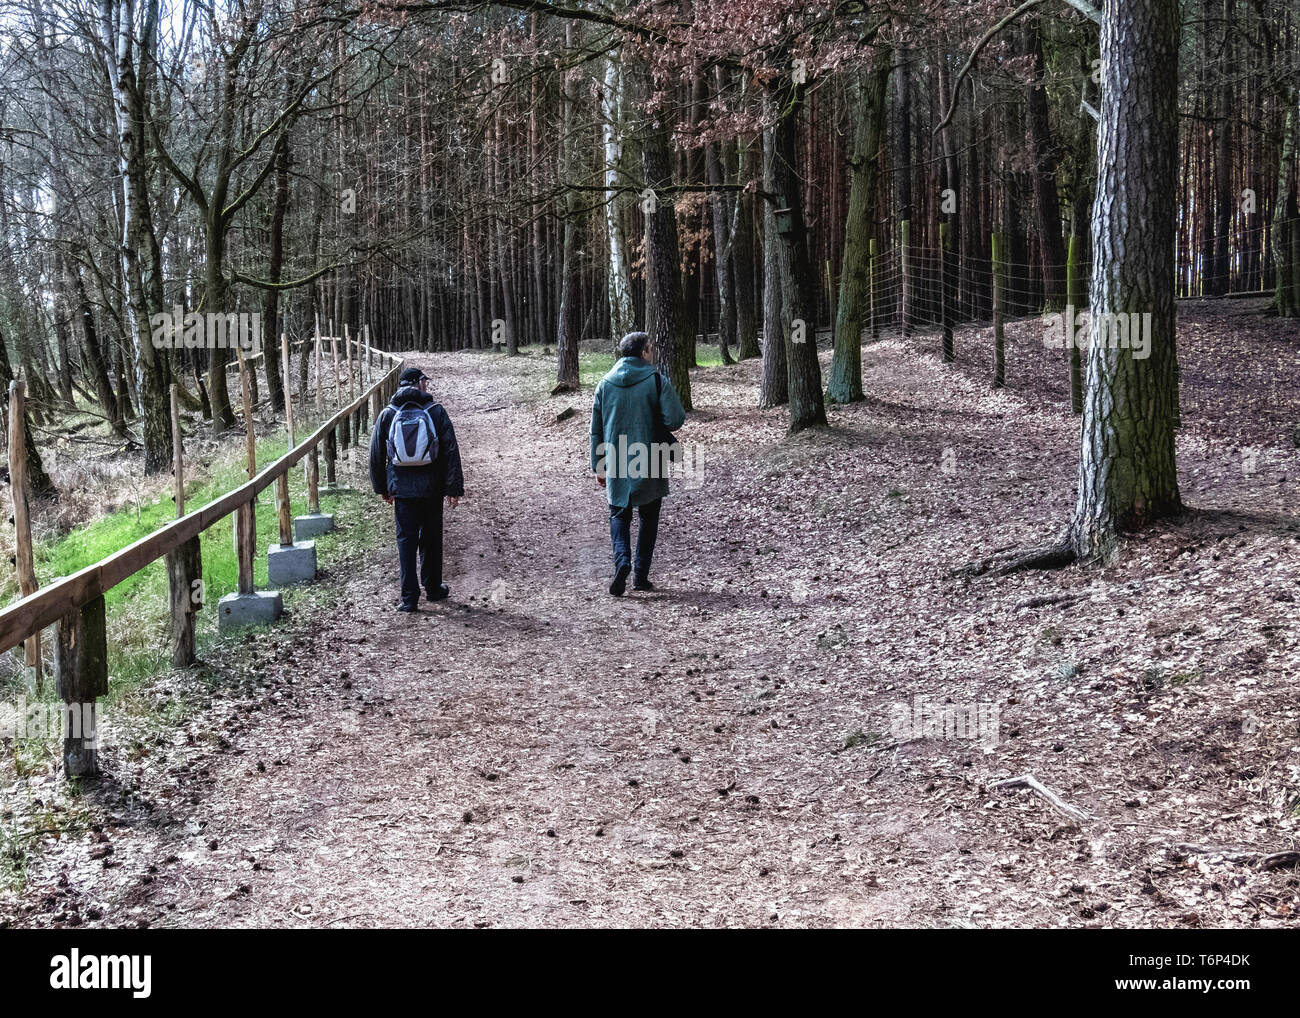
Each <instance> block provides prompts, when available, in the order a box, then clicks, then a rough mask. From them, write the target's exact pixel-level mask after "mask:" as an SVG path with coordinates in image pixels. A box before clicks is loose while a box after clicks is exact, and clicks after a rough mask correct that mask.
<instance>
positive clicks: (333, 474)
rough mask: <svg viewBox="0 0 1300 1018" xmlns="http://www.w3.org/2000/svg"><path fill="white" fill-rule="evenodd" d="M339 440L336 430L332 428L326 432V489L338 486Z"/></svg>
mask: <svg viewBox="0 0 1300 1018" xmlns="http://www.w3.org/2000/svg"><path fill="white" fill-rule="evenodd" d="M337 459H338V439H337V437H336V433H335V429H333V428H330V429H329V431H327V432H325V487H327V488H334V487H337V486H338V467H337V464H336V462H335V461H336V460H337Z"/></svg>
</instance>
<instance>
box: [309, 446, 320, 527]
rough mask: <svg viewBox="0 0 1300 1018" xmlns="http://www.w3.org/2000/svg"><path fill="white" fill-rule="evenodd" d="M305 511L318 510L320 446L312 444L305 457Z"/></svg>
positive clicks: (315, 512) (314, 512) (317, 511)
mask: <svg viewBox="0 0 1300 1018" xmlns="http://www.w3.org/2000/svg"><path fill="white" fill-rule="evenodd" d="M307 512H309V513H311V514H313V515H315V514H318V513H319V512H320V448H319V447H318V446H314V445H313V446H312V447H311V453H310V455H308V457H307Z"/></svg>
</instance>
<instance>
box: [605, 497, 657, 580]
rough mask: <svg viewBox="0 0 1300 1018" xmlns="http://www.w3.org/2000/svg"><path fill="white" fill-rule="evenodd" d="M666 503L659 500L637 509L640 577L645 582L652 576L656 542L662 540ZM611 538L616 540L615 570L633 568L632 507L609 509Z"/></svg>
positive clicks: (638, 575)
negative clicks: (661, 516) (661, 512)
mask: <svg viewBox="0 0 1300 1018" xmlns="http://www.w3.org/2000/svg"><path fill="white" fill-rule="evenodd" d="M663 503H664V500H663V499H662V498H657V499H655V500H654V501H653V502H647V503H646V504H645V505H639V506H637V507H636V512H637V515H638V516H640V517H641V526H640V528H639V529H638V531H637V535H636V575H637V578H638V579H641V580H644V579H646V578H647V577H648V576H649V575H650V559H651V558H653V557H654V553H655V539H656V538H658V536H659V510H660V508H662V506H663ZM609 536H610V537H611V538H613V540H614V568H615V569H621V568H622V567H623V566H626V565H631V564H632V552H631V548H630V545H631V543H632V506H630V505H624V506H617V505H612V506H610V507H609Z"/></svg>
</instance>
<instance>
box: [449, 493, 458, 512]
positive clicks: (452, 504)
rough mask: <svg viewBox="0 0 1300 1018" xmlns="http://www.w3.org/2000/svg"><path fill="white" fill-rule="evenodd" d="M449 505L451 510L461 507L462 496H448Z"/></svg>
mask: <svg viewBox="0 0 1300 1018" xmlns="http://www.w3.org/2000/svg"><path fill="white" fill-rule="evenodd" d="M447 505H448V507H449V508H451V509H455V508H456V506H458V505H460V496H459V495H448V496H447Z"/></svg>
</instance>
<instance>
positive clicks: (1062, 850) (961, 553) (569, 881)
mask: <svg viewBox="0 0 1300 1018" xmlns="http://www.w3.org/2000/svg"><path fill="white" fill-rule="evenodd" d="M1259 311H1260V305H1259V303H1258V302H1253V301H1224V302H1220V303H1217V304H1206V305H1198V304H1184V305H1183V306H1182V309H1181V314H1182V321H1181V323H1180V357H1181V362H1182V386H1183V409H1184V423H1183V428H1182V430H1181V432H1180V437H1179V461H1180V476H1181V484H1182V492H1183V496H1184V499H1185V501H1186V502H1187V504H1188V505H1189V506H1191V507H1192V508H1193V511H1192V512H1191V513H1190V514H1189V515H1188V517H1187V519H1186V520H1184V521H1182V522H1181V523H1179V524H1177V525H1170V526H1167V527H1162V528H1160V529H1158V530H1156V531H1154V532H1152V533H1150V534H1147V535H1144V536H1142V537H1141V538H1138V539H1135V540H1133V541H1130V542H1129V543H1128V544H1127V545H1126V547H1125V550H1124V553H1123V556H1122V557H1121V558H1120V559H1119V561H1118V562H1117V563H1116V564H1114V565H1112V566H1109V567H1106V568H1099V569H1080V568H1071V569H1067V570H1062V571H1059V572H1047V573H1043V572H1035V573H1024V574H1018V575H1013V576H1009V577H1005V578H996V577H979V578H974V579H970V578H964V577H961V576H959V575H954V574H953V572H952V570H954V569H955V568H956V567H959V566H961V565H962V564H964V563H966V562H968V561H969V560H971V559H975V558H979V557H981V556H982V555H986V554H988V553H990V552H992V551H994V550H995V549H997V548H1003V547H1006V546H1009V545H1017V544H1025V545H1032V544H1037V543H1042V542H1044V541H1045V540H1047V539H1049V538H1051V537H1054V536H1055V535H1056V534H1057V533H1058V532H1059V531H1060V529H1061V528H1062V526H1063V524H1064V522H1065V521H1066V519H1067V518H1068V514H1069V511H1070V508H1071V506H1072V501H1073V490H1074V481H1075V476H1074V475H1075V469H1076V462H1077V447H1078V439H1077V431H1078V424H1077V421H1076V420H1075V419H1073V418H1071V417H1070V416H1069V414H1068V392H1067V385H1066V377H1065V368H1064V365H1063V363H1062V361H1061V359H1060V354H1059V352H1049V351H1045V350H1044V349H1043V347H1042V345H1041V326H1040V325H1038V324H1037V323H1035V322H1028V323H1022V324H1018V325H1016V326H1014V327H1012V328H1011V329H1010V330H1009V337H1008V378H1009V385H1008V388H1007V389H1005V390H1003V391H1001V392H997V393H994V392H990V390H989V388H988V383H987V378H988V376H989V368H990V358H989V345H990V339H989V330H968V331H965V332H962V333H961V334H960V335H959V337H958V355H959V357H960V358H961V361H960V362H959V363H958V364H957V365H955V366H944V365H943V364H941V363H940V361H939V358H938V356H937V340H936V338H935V337H934V336H916V337H913V338H910V339H908V340H903V339H900V338H897V337H894V338H887V339H885V340H882V341H881V342H879V343H877V344H874V345H870V346H868V347H867V348H866V350H865V352H864V379H865V385H866V389H867V392H868V398H867V400H866V401H865V402H863V403H860V404H856V405H853V406H848V407H833V408H831V410H830V417H831V422H832V425H833V426H832V428H831V429H829V430H826V431H818V432H816V433H809V434H803V435H800V436H797V437H795V438H793V439H787V438H786V437H785V434H784V431H785V423H786V418H785V411H784V409H777V410H772V411H759V410H757V409H755V406H754V404H755V401H756V392H757V384H758V374H759V365H758V363H757V362H752V361H751V362H745V363H741V364H739V365H734V366H730V367H714V368H708V369H702V370H700V371H698V372H696V373H695V374H694V375H693V379H692V382H693V387H694V399H695V405H696V406H697V407H699V408H700V409H699V410H698V411H696V412H695V413H693V414H691V415H690V417H689V418H688V422H687V424H686V426H685V427H684V428H683V429H681V431H680V432H679V436H680V437H681V438H682V439H683V440H684V441H687V442H690V443H696V445H695V446H694V448H695V449H696V450H697V453H698V454H700V455H702V459H700V460H697V463H696V465H697V466H698V468H699V471H700V472H699V474H698V475H697V477H698V479H699V480H701V481H702V483H700V484H699V485H698V486H695V485H692V486H689V487H687V486H684V485H680V484H679V485H678V487H677V489H676V492H675V494H674V496H673V497H672V498H671V499H670V500H669V501H668V502H667V503H666V504H665V509H664V517H663V524H662V527H661V536H660V547H659V552H658V556H657V559H656V566H655V570H654V579H655V580H656V582H657V583H658V584H659V585H660V589H659V590H658V591H656V592H654V593H648V594H646V593H633V592H629V595H628V596H627V597H625V598H623V599H622V600H615V599H612V598H611V597H610V596H609V595H608V594H607V593H606V592H605V585H606V584H607V582H608V577H609V573H610V572H611V565H610V552H609V535H608V526H607V517H606V509H605V507H604V503H603V495H602V493H601V492H600V490H599V489H598V488H597V487H596V486H595V484H594V483H593V482H592V479H591V477H590V475H589V472H588V470H587V426H588V414H589V407H590V395H591V394H590V391H589V390H584V391H583V392H582V393H581V394H578V395H574V396H569V397H565V396H557V397H549V396H547V395H546V393H547V392H548V390H549V386H550V384H551V382H552V381H553V378H554V374H553V372H554V365H553V362H552V359H551V358H550V357H543V356H541V355H540V354H539V353H533V354H531V355H529V356H525V357H520V358H515V359H505V358H502V357H498V356H491V357H489V356H485V355H482V354H472V353H465V354H454V355H439V356H424V357H421V356H419V355H414V356H413V362H414V363H418V364H422V365H423V366H424V367H425V369H426V370H427V371H428V372H429V373H430V375H432V376H433V378H434V380H435V381H434V389H435V393H436V395H437V396H438V397H439V398H440V399H441V400H442V401H443V403H444V404H445V405H446V407H447V409H448V411H449V412H450V414H451V416H452V419H453V421H454V422H455V424H456V428H457V433H458V435H459V437H460V442H461V447H462V454H463V457H464V462H465V475H466V485H467V495H468V497H467V499H466V500H465V501H463V502H462V503H461V505H460V507H459V508H458V509H456V510H454V511H451V512H449V513H448V523H447V568H446V576H447V580H448V582H449V583H450V585H451V587H452V591H453V593H452V598H451V599H450V601H449V602H444V603H442V604H440V605H428V604H425V605H422V607H421V611H420V612H419V613H418V614H415V615H401V614H398V613H396V612H395V611H394V610H393V609H394V604H395V598H396V579H395V555H394V550H393V548H392V546H391V543H390V538H391V526H392V524H391V518H390V515H388V514H389V511H388V510H387V509H386V507H383V506H382V503H379V501H378V500H377V499H370V498H368V497H367V498H364V499H363V497H362V496H360V495H358V496H357V497H356V498H355V499H354V500H352V501H351V502H348V503H345V504H344V506H343V507H342V508H340V510H339V512H340V521H341V522H346V518H347V515H348V514H349V513H353V514H355V513H358V512H365V513H382V514H385V515H384V517H383V518H384V520H385V525H384V529H383V533H384V535H385V541H384V543H382V545H381V546H380V547H376V548H375V549H374V550H373V552H372V553H370V554H369V555H368V556H366V557H365V558H363V559H361V560H358V561H356V562H353V563H351V564H349V565H348V566H347V567H346V568H333V569H331V570H330V573H331V574H332V575H331V576H330V577H329V582H330V583H332V584H334V585H335V593H334V595H333V596H332V597H331V598H330V600H329V603H328V604H326V605H323V606H322V607H320V608H319V610H316V611H296V612H295V613H294V615H293V617H292V618H290V619H288V620H286V622H285V623H284V624H283V625H281V626H280V627H278V628H277V629H275V630H274V631H271V632H263V633H258V634H253V635H250V636H248V637H247V638H246V639H244V640H242V641H235V642H232V643H231V644H229V645H227V646H225V647H223V648H218V649H216V650H214V652H213V653H212V654H210V655H209V657H208V661H207V669H208V671H207V674H208V675H209V678H208V679H207V680H206V685H205V687H204V688H205V690H206V692H205V693H204V697H205V699H204V706H203V708H202V709H201V710H199V711H197V712H195V713H193V714H192V715H190V716H189V718H188V720H186V721H185V722H184V723H183V724H182V725H181V726H180V727H177V728H174V729H172V730H169V731H166V732H163V733H159V734H157V735H156V736H154V737H153V738H151V739H149V740H148V741H147V742H140V741H135V742H132V743H130V744H129V745H128V746H127V747H125V748H119V749H117V750H114V749H109V750H107V751H106V757H107V759H108V763H109V766H108V770H109V777H107V778H105V779H104V781H102V782H101V783H100V784H99V786H98V787H93V788H88V789H86V790H84V791H83V792H82V793H81V794H80V795H71V794H69V793H68V792H67V791H66V790H65V789H63V788H61V786H60V784H59V782H58V781H57V780H56V779H54V778H48V779H44V778H29V779H27V780H26V782H25V783H24V786H23V789H22V791H21V796H18V793H16V792H15V791H14V790H13V789H11V791H10V793H9V795H8V797H7V802H8V807H7V808H6V810H5V813H7V814H8V815H7V816H5V817H4V822H3V824H4V825H8V826H9V828H10V830H11V838H10V842H9V847H10V850H11V851H13V850H18V851H22V852H23V853H25V856H26V858H27V863H26V869H25V878H24V880H23V881H22V882H21V883H19V884H16V885H14V886H13V887H11V889H10V890H9V891H8V892H7V893H5V894H4V895H3V896H0V921H2V922H4V923H7V924H10V925H22V926H69V925H85V926H101V925H103V926H123V925H153V926H205V927H206V926H271V927H278V926H312V927H327V926H328V927H340V926H388V925H409V926H426V925H447V926H480V927H482V926H517V925H527V926H629V925H631V926H642V925H645V926H678V925H693V926H729V925H735V926H739V925H753V926H869V927H870V926H919V927H932V926H963V927H969V926H1013V927H1034V926H1095V927H1112V926H1113V927H1149V926H1180V927H1200V926H1260V927H1266V926H1293V925H1296V924H1297V911H1298V910H1300V887H1298V884H1297V872H1298V870H1297V866H1296V858H1300V857H1294V858H1288V857H1287V856H1279V855H1277V854H1276V853H1282V852H1291V851H1294V850H1297V849H1300V701H1298V700H1297V696H1296V691H1297V683H1300V620H1298V616H1297V598H1300V491H1298V489H1300V432H1298V431H1297V430H1296V429H1297V428H1300V341H1298V339H1297V336H1296V331H1295V329H1294V328H1292V329H1289V330H1288V328H1287V327H1286V326H1285V325H1284V324H1283V323H1280V322H1278V321H1276V320H1273V319H1266V318H1263V317H1261V316H1260V315H1259ZM570 406H571V407H573V408H574V409H575V410H576V411H577V412H576V414H575V415H572V416H570V417H568V418H567V419H564V420H557V416H558V415H559V414H560V413H561V412H562V411H564V410H565V409H566V408H567V407H570ZM353 483H354V484H358V485H362V486H363V485H364V482H363V481H362V480H361V477H360V475H359V474H357V475H355V478H354V482H353ZM211 676H216V678H212V677H211ZM197 681H198V680H196V679H195V678H194V677H193V676H189V675H185V674H174V675H171V676H167V677H165V678H162V679H160V680H158V682H157V684H156V686H155V687H154V695H156V696H159V697H162V698H166V697H167V696H169V695H174V694H177V693H179V691H181V690H182V689H184V688H186V687H187V686H190V685H193V684H195V683H196V682H197ZM926 703H929V704H930V705H932V706H931V707H930V708H927V707H925V704H926ZM934 707H941V708H944V709H951V710H952V711H955V712H957V715H958V716H959V717H961V718H965V719H975V721H976V725H977V728H978V731H977V732H973V731H969V730H959V731H958V733H957V734H959V735H962V736H965V737H959V738H953V737H951V736H952V735H953V732H951V731H949V732H948V733H947V734H948V736H949V737H947V738H944V737H935V736H936V732H934V731H933V730H929V729H928V728H927V724H926V717H927V716H929V717H933V709H934ZM913 728H915V730H913ZM972 735H977V736H978V737H970V736H972ZM913 736H920V737H918V738H913ZM1024 774H1032V775H1033V776H1034V777H1035V778H1037V780H1038V781H1040V782H1042V783H1043V784H1044V785H1046V786H1048V787H1049V788H1050V789H1052V790H1053V791H1055V792H1056V793H1057V794H1058V795H1059V796H1060V797H1061V800H1062V802H1063V803H1064V804H1066V805H1067V806H1068V807H1071V808H1074V809H1077V810H1080V811H1083V814H1084V816H1082V817H1081V818H1075V817H1071V816H1070V815H1067V814H1066V813H1065V812H1062V811H1061V810H1059V809H1057V808H1055V807H1054V806H1053V805H1052V804H1051V803H1049V802H1048V801H1047V800H1046V799H1045V798H1043V797H1041V796H1038V795H1035V794H1033V793H1031V792H1030V791H1027V790H1024V789H990V788H989V787H988V785H989V783H990V782H993V781H996V780H998V779H1002V778H1010V777H1016V776H1020V775H1024ZM18 797H21V798H22V799H23V802H24V803H25V807H24V809H23V810H19V809H18V804H17V798H18ZM73 817H75V819H76V822H75V823H72V822H70V819H71V818H73ZM20 818H21V819H22V820H23V822H24V824H27V825H28V828H29V829H24V830H23V831H18V830H17V828H16V825H17V824H18V820H19V819H20ZM0 826H3V825H0ZM24 838H26V840H25V841H24V840H23V839H24ZM1265 857H1269V858H1267V868H1266V867H1265V866H1261V865H1259V863H1260V861H1261V860H1263V859H1265Z"/></svg>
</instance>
